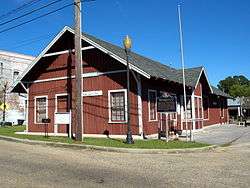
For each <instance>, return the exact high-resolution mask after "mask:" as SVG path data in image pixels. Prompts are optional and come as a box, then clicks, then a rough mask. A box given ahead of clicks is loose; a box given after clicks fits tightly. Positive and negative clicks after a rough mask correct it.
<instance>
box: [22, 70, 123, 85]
mask: <svg viewBox="0 0 250 188" xmlns="http://www.w3.org/2000/svg"><path fill="white" fill-rule="evenodd" d="M122 72H126V70H116V71H108V72H89V73H84V74H82V77H83V78H91V77H98V76H103V75H107V74H116V73H122ZM68 78H70V77H68V76H62V77H56V78H48V79H41V80H35V81H31V82H24V83H42V82H51V81H58V80H66V79H68ZM71 78H72V79H75V76H71Z"/></svg>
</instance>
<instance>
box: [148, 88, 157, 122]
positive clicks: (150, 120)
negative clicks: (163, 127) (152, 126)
mask: <svg viewBox="0 0 250 188" xmlns="http://www.w3.org/2000/svg"><path fill="white" fill-rule="evenodd" d="M150 92H154V93H155V96H156V115H155V116H156V119H150V101H149V93H150ZM148 121H149V122H154V121H158V113H157V90H153V89H149V90H148Z"/></svg>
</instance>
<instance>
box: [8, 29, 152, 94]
mask: <svg viewBox="0 0 250 188" xmlns="http://www.w3.org/2000/svg"><path fill="white" fill-rule="evenodd" d="M66 31H68V32H71V33H72V34H73V35H74V34H75V31H74V30H73V29H72V28H70V27H68V26H65V27H64V28H63V29H62V30H61V31H60V32H59V33H58V34H57V35H56V36H55V37H54V39H53V40H52V41H51V42H50V43H49V44H48V45H47V46H46V47H45V48H44V49H43V51H42V52H41V53H40V54H39V56H37V57H36V58H35V59H34V60H33V61H32V63H31V64H30V66H28V68H27V69H26V70H25V71H24V72H23V73H22V74H21V75H20V77H19V79H18V80H17V81H16V82H15V83H14V84H13V85H12V89H11V92H17V87H19V85H21V86H22V87H24V86H23V85H22V81H23V78H24V77H25V76H26V75H27V74H28V73H29V72H30V71H31V69H32V68H33V67H34V66H35V65H36V64H37V63H38V61H39V60H40V59H42V58H43V57H46V53H47V52H48V50H49V49H50V48H51V47H52V46H53V45H54V44H55V43H56V41H58V40H59V38H60V37H61V36H62V35H63V34H64V33H65V32H66ZM81 39H82V40H84V41H86V42H88V43H89V44H91V45H93V46H94V47H95V48H97V49H99V50H100V51H102V52H104V53H106V54H108V55H109V56H111V57H113V58H114V59H116V60H117V61H119V62H120V63H122V64H123V65H125V66H126V65H127V62H126V60H125V59H123V58H121V57H119V56H118V55H116V54H114V53H113V52H111V51H109V50H107V49H105V48H104V47H103V46H101V45H99V44H97V43H95V42H94V41H92V40H90V39H89V38H87V37H86V36H84V35H82V36H81ZM130 68H131V69H132V70H134V71H135V72H137V73H139V74H141V75H142V76H144V77H146V78H148V79H150V77H151V76H150V74H148V73H146V72H145V71H143V70H141V69H140V68H138V67H137V66H135V65H133V64H130ZM24 89H25V90H26V88H24Z"/></svg>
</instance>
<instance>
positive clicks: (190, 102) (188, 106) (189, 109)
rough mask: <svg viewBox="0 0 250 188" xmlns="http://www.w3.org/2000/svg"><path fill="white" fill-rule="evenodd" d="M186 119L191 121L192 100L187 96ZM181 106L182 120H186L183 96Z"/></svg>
mask: <svg viewBox="0 0 250 188" xmlns="http://www.w3.org/2000/svg"><path fill="white" fill-rule="evenodd" d="M186 101H187V119H192V100H191V95H187V100H186ZM181 105H182V106H183V119H185V118H186V113H185V105H184V96H183V95H182V96H181Z"/></svg>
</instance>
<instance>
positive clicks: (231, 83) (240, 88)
mask: <svg viewBox="0 0 250 188" xmlns="http://www.w3.org/2000/svg"><path fill="white" fill-rule="evenodd" d="M218 88H219V89H221V90H222V91H224V92H226V93H228V94H230V95H231V96H233V97H242V96H250V80H248V79H247V78H246V77H245V76H243V75H240V76H229V77H227V78H226V79H224V80H221V81H220V82H219V84H218Z"/></svg>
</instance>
